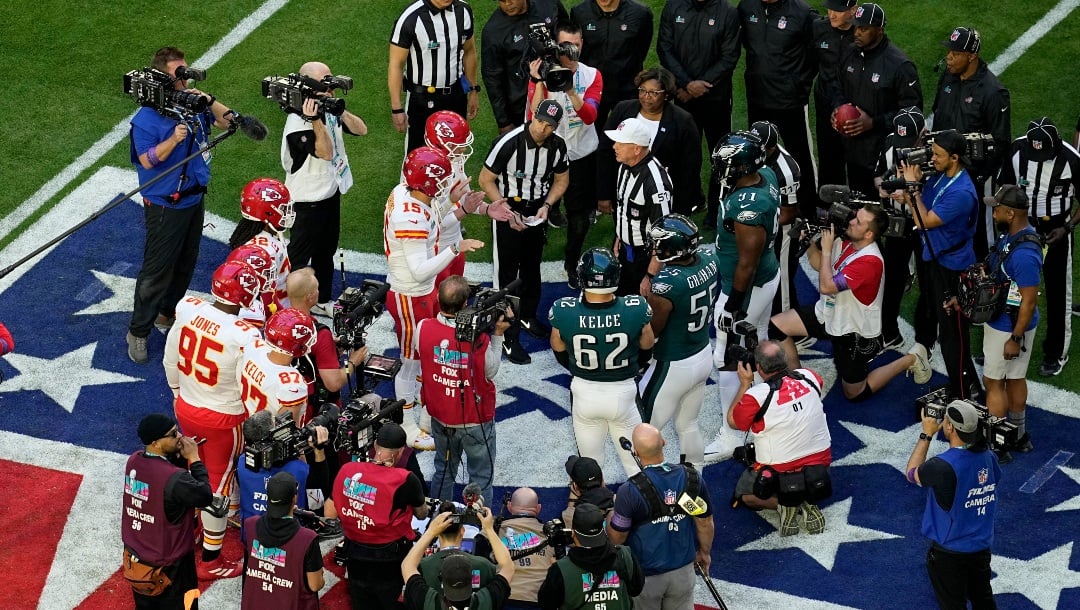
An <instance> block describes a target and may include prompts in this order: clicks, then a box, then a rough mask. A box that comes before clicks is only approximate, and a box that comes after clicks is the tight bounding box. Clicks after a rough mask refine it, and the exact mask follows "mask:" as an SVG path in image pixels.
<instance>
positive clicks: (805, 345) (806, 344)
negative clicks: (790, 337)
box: [795, 337, 817, 351]
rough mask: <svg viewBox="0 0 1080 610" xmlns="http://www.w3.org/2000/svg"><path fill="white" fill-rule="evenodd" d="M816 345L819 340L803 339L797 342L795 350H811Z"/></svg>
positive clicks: (812, 338)
mask: <svg viewBox="0 0 1080 610" xmlns="http://www.w3.org/2000/svg"><path fill="white" fill-rule="evenodd" d="M815 343H817V339H815V338H814V337H802V338H801V339H799V340H798V341H796V342H795V349H798V350H799V351H802V350H804V349H810V348H811V347H813V346H814V344H815Z"/></svg>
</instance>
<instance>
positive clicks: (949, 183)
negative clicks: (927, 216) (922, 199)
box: [927, 170, 964, 212]
mask: <svg viewBox="0 0 1080 610" xmlns="http://www.w3.org/2000/svg"><path fill="white" fill-rule="evenodd" d="M962 173H964V170H960V171H958V172H956V175H955V176H953V177H952V178H950V179H949V181H948V182H946V183H945V186H943V187H941V190H940V191H938V192H936V193H934V200H933V201H931V202H930V208H929V209H928V210H927V211H928V212H929V211H930V210H932V209H934V206H935V205H937V201H938V199H940V198H941V195H942V193H944V192H945V191H947V190H949V187H950V186H952V183H953V182H956V179H957V178H959V177H960V174H962ZM939 182H941V178H938V179H937V182H935V183H934V186H937V184H938V183H939Z"/></svg>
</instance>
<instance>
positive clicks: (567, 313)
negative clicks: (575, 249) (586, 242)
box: [548, 248, 653, 475]
mask: <svg viewBox="0 0 1080 610" xmlns="http://www.w3.org/2000/svg"><path fill="white" fill-rule="evenodd" d="M577 275H578V277H579V278H580V279H581V287H582V289H583V290H584V293H583V295H582V296H580V297H563V298H561V299H559V300H557V301H555V302H554V303H553V304H552V305H551V311H549V312H548V319H549V320H551V326H552V330H551V350H552V352H554V354H555V360H556V361H558V363H559V364H561V365H562V366H563V367H565V368H566V369H567V370H569V371H570V374H571V375H573V379H572V380H571V381H570V399H571V402H572V403H573V405H574V408H573V410H572V411H573V412H572V414H571V415H572V417H573V420H574V438H575V440H576V441H577V446H578V453H579V454H581V455H583V456H588V457H591V458H593V459H595V460H597V461H598V462H599V461H600V460H602V459H604V437H605V436H610V437H611V440H612V441H614V442H616V443H617V442H618V439H619V437H620V436H626V435H627V434H629V433H630V431H631V430H633V428H634V426H635V425H637V424H639V423H641V414H640V413H639V412H638V407H637V403H638V391H637V384H635V383H634V377H635V376H636V375H637V374H638V371H639V370H640V369H641V368H642V367H644V366H645V365H646V364H648V363H649V358H650V357H651V355H652V345H653V332H652V327H651V326H649V320H650V319H652V308H650V307H649V304H648V302H647V301H646V300H645V299H644V298H642V297H640V296H638V295H636V294H634V295H629V296H622V297H619V296H615V291H616V290H617V289H618V286H619V275H620V264H619V259H617V258H615V255H614V254H612V252H611V250H608V249H607V248H591V249H589V250H586V251H585V254H582V255H581V262H579V263H578V268H577ZM619 459H620V460H621V461H622V465H623V469H624V470H625V471H626V474H627V475H631V474H634V473H636V472H638V470H639V469H638V467H637V464H636V463H634V461H633V458H632V457H631V456H630V455H627V454H626V452H621V453H620V455H619Z"/></svg>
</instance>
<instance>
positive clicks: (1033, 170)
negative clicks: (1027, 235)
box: [998, 136, 1080, 219]
mask: <svg viewBox="0 0 1080 610" xmlns="http://www.w3.org/2000/svg"><path fill="white" fill-rule="evenodd" d="M1026 147H1027V136H1020V137H1019V138H1017V139H1015V140H1013V143H1012V151H1011V152H1010V154H1009V158H1008V159H1007V160H1006V161H1005V163H1004V164H1002V167H1001V175H1000V176H998V183H999V184H1015V185H1017V186H1019V187H1020V188H1022V189H1024V192H1025V193H1027V196H1028V201H1030V202H1031V208H1030V209H1029V210H1028V213H1029V214H1030V215H1031V216H1034V217H1036V218H1043V219H1046V218H1052V217H1055V216H1062V215H1065V214H1069V213H1070V212H1071V211H1072V198H1073V197H1074V196H1076V195H1077V194H1078V193H1080V154H1077V151H1076V149H1075V148H1073V147H1072V146H1071V145H1069V144H1068V143H1067V142H1064V141H1062V143H1061V150H1060V151H1058V154H1057V155H1056V156H1055V157H1054V158H1053V159H1050V160H1049V161H1032V160H1031V159H1028V158H1027V155H1026V154H1025V149H1026Z"/></svg>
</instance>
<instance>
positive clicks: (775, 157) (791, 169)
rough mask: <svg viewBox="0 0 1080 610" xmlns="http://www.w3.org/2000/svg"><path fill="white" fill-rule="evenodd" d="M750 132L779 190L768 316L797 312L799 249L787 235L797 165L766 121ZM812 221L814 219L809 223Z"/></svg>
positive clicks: (795, 210)
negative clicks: (776, 266)
mask: <svg viewBox="0 0 1080 610" xmlns="http://www.w3.org/2000/svg"><path fill="white" fill-rule="evenodd" d="M750 132H751V133H756V134H757V136H758V137H759V138H761V141H762V143H764V144H765V155H766V156H765V167H767V168H769V169H771V170H772V171H773V173H774V174H776V182H777V186H779V187H780V229H779V231H777V233H776V242H775V243H773V251H774V252H776V257H777V258H778V259H780V285H779V286H778V287H777V288H776V296H775V297H773V306H772V313H773V315H776V314H778V313H780V312H781V311H785V310H788V309H798V308H799V301H798V299H797V298H796V296H795V270H796V269H798V268H799V257H798V253H799V249H798V247H796V248H792V247H791V236H790V235H788V232H789V231H790V229H791V223H793V222H795V218H797V217H798V216H799V198H798V191H799V179H800V177H801V175H802V172H801V170H800V169H799V162H798V161H796V160H795V157H792V156H791V153H789V152H788V151H787V150H786V149H785V148H784V147H783V146H781V145H780V131H779V130H778V129H777V128H776V125H773V124H772V123H770V122H768V121H756V122H755V123H754V124H753V125H751V126H750ZM809 220H814V219H809Z"/></svg>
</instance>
